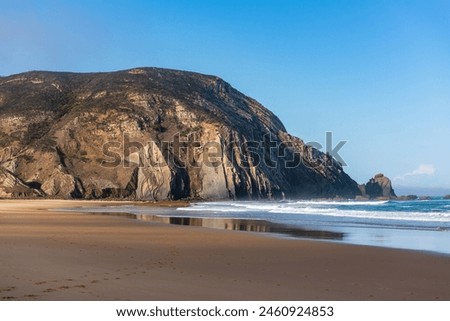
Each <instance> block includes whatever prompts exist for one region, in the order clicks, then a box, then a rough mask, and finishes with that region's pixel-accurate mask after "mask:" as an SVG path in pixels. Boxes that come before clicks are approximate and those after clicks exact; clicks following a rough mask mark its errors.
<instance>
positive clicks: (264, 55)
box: [0, 0, 450, 193]
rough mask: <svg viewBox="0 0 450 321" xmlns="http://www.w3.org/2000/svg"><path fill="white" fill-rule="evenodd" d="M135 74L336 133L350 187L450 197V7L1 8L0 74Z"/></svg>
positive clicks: (314, 133)
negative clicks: (172, 73) (165, 77)
mask: <svg viewBox="0 0 450 321" xmlns="http://www.w3.org/2000/svg"><path fill="white" fill-rule="evenodd" d="M137 66H156V67H165V68H174V69H182V70H191V71H197V72H201V73H206V74H214V75H218V76H220V77H222V78H224V79H225V80H226V81H228V82H229V83H231V84H232V85H233V86H234V87H235V88H237V89H238V90H240V91H242V92H244V93H245V94H247V95H249V96H252V97H254V98H256V99H257V100H258V101H260V102H261V103H262V104H264V105H265V106H266V107H268V108H269V109H271V110H272V111H274V112H275V114H277V115H278V116H279V117H280V118H281V120H282V121H283V122H284V124H285V126H286V128H287V129H288V131H289V132H291V133H292V134H294V135H296V136H299V137H301V138H303V139H304V140H305V141H317V142H319V143H322V144H325V133H326V132H327V131H331V132H333V139H334V142H335V143H338V142H339V141H341V140H347V141H348V142H347V144H346V145H344V147H343V148H342V149H341V150H340V155H341V156H342V157H343V158H344V160H345V161H346V163H347V165H348V166H347V167H346V169H345V170H346V171H347V172H348V173H349V174H350V175H351V176H352V177H353V178H354V179H355V180H357V181H358V182H360V183H361V182H366V181H367V180H368V179H369V178H370V177H371V176H373V175H374V174H375V173H378V172H383V173H384V174H385V175H387V176H389V177H391V178H392V179H393V180H394V187H397V188H398V189H399V188H400V187H401V186H405V187H426V188H431V187H435V188H444V189H447V190H448V191H449V193H450V124H449V122H450V1H447V0H442V1H438V0H423V1H414V0H410V1H394V0H366V1H363V0H358V1H356V0H355V1H346V0H341V1H338V0H329V1H325V0H324V1H321V0H309V1H301V0H297V1H280V0H278V1H275V0H273V1H264V0H259V1H256V0H248V1H244V0H240V1H239V0H230V1H219V0H216V1H206V0H204V1H200V0H199V1H195V0H191V1H188V0H186V1H181V0H180V1H175V0H161V1H150V0H147V1H125V0H124V1H113V0H108V1H99V0H90V1H80V0H78V1H63V0H61V1H56V0H55V1H47V0H41V1H21V0H18V1H11V0H7V1H5V0H0V75H3V76H6V75H9V74H14V73H19V72H24V71H28V70H57V71H111V70H120V69H127V68H132V67H137ZM400 190H401V188H400Z"/></svg>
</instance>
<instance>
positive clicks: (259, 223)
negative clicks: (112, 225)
mask: <svg viewBox="0 0 450 321" xmlns="http://www.w3.org/2000/svg"><path fill="white" fill-rule="evenodd" d="M92 214H96V215H99V214H100V215H117V216H123V217H128V218H132V219H136V220H140V221H146V222H155V223H165V224H174V225H189V226H199V227H206V228H214V229H220V230H232V231H247V232H262V233H274V234H280V235H286V236H290V237H298V238H312V239H322V240H342V239H343V238H344V233H339V232H332V231H322V230H311V229H303V228H299V227H294V226H288V225H282V224H277V223H273V222H269V221H265V220H246V219H231V218H227V219H223V218H200V217H185V216H183V217H181V216H164V215H150V214H131V213H104V212H103V213H92Z"/></svg>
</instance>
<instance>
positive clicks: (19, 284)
mask: <svg viewBox="0 0 450 321" xmlns="http://www.w3.org/2000/svg"><path fill="white" fill-rule="evenodd" d="M112 204H117V203H113V202H90V201H57V200H27V201H19V200H0V258H1V261H0V300H450V257H448V256H439V255H435V254H427V253H420V252H414V251H402V250H393V249H384V248H371V247H363V246H353V245H343V244H335V243H326V242H318V241H306V240H294V239H279V238H275V237H271V236H267V235H264V234H256V233H246V232H239V231H225V230H214V229H206V228H201V227H194V226H176V225H167V224H161V223H154V222H144V221H139V220H131V219H127V218H125V217H117V216H105V215H86V214H77V213H74V212H70V213H68V212H55V211H48V209H50V208H53V209H54V208H68V207H78V206H96V205H112ZM120 204H123V202H122V203H120ZM166 205H167V204H166ZM168 205H171V204H168ZM145 206H153V204H146V205H145Z"/></svg>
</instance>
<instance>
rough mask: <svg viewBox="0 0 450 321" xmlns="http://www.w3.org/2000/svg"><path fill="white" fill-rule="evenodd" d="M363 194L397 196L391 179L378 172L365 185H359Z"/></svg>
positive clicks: (387, 197)
mask: <svg viewBox="0 0 450 321" xmlns="http://www.w3.org/2000/svg"><path fill="white" fill-rule="evenodd" d="M359 189H360V191H361V193H362V195H363V196H367V197H369V198H383V199H392V198H396V197H397V196H396V195H395V192H394V189H393V188H392V183H391V180H390V179H389V178H388V177H386V176H384V175H383V174H377V175H375V176H374V177H373V178H371V179H370V180H369V181H368V182H367V183H366V184H365V185H359Z"/></svg>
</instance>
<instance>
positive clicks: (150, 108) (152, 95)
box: [0, 68, 359, 200]
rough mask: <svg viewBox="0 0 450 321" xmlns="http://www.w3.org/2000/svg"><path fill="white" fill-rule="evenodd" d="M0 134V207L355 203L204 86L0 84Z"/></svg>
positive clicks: (113, 79)
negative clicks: (37, 200) (26, 203)
mask: <svg viewBox="0 0 450 321" xmlns="http://www.w3.org/2000/svg"><path fill="white" fill-rule="evenodd" d="M299 123H300V124H301V120H299ZM0 124H1V127H0V197H39V196H42V197H57V198H106V197H114V198H130V199H139V200H163V199H181V198H195V199H229V198H231V199H258V198H281V197H283V196H285V197H302V198H305V197H308V198H309V197H347V198H349V197H350V198H351V197H354V196H355V195H356V194H358V193H359V190H358V187H357V184H356V183H355V182H354V181H353V180H352V179H351V178H350V177H349V176H348V175H347V174H345V173H344V171H343V169H342V167H341V165H340V164H339V163H337V162H336V161H335V160H334V159H332V158H331V157H330V156H329V155H326V154H323V153H321V152H319V151H318V150H316V149H314V148H312V147H310V146H307V145H305V144H304V142H303V141H302V140H301V139H299V138H296V137H293V136H291V135H289V134H288V133H287V132H286V130H285V128H284V126H283V124H282V123H281V122H280V120H279V119H278V118H277V117H276V116H275V115H274V114H272V113H271V112H270V111H269V110H267V109H266V108H264V107H263V106H262V105H261V104H259V103H258V102H257V101H255V100H254V99H252V98H249V97H247V96H245V95H243V94H242V93H240V92H239V91H237V90H236V89H234V88H233V87H232V86H230V85H229V84H228V83H226V82H225V81H223V80H222V79H220V78H217V77H214V76H207V75H202V74H197V73H191V72H183V71H175V70H166V69H157V68H138V69H132V70H126V71H119V72H111V73H84V74H78V73H57V72H28V73H23V74H18V75H12V76H9V77H1V78H0Z"/></svg>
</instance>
